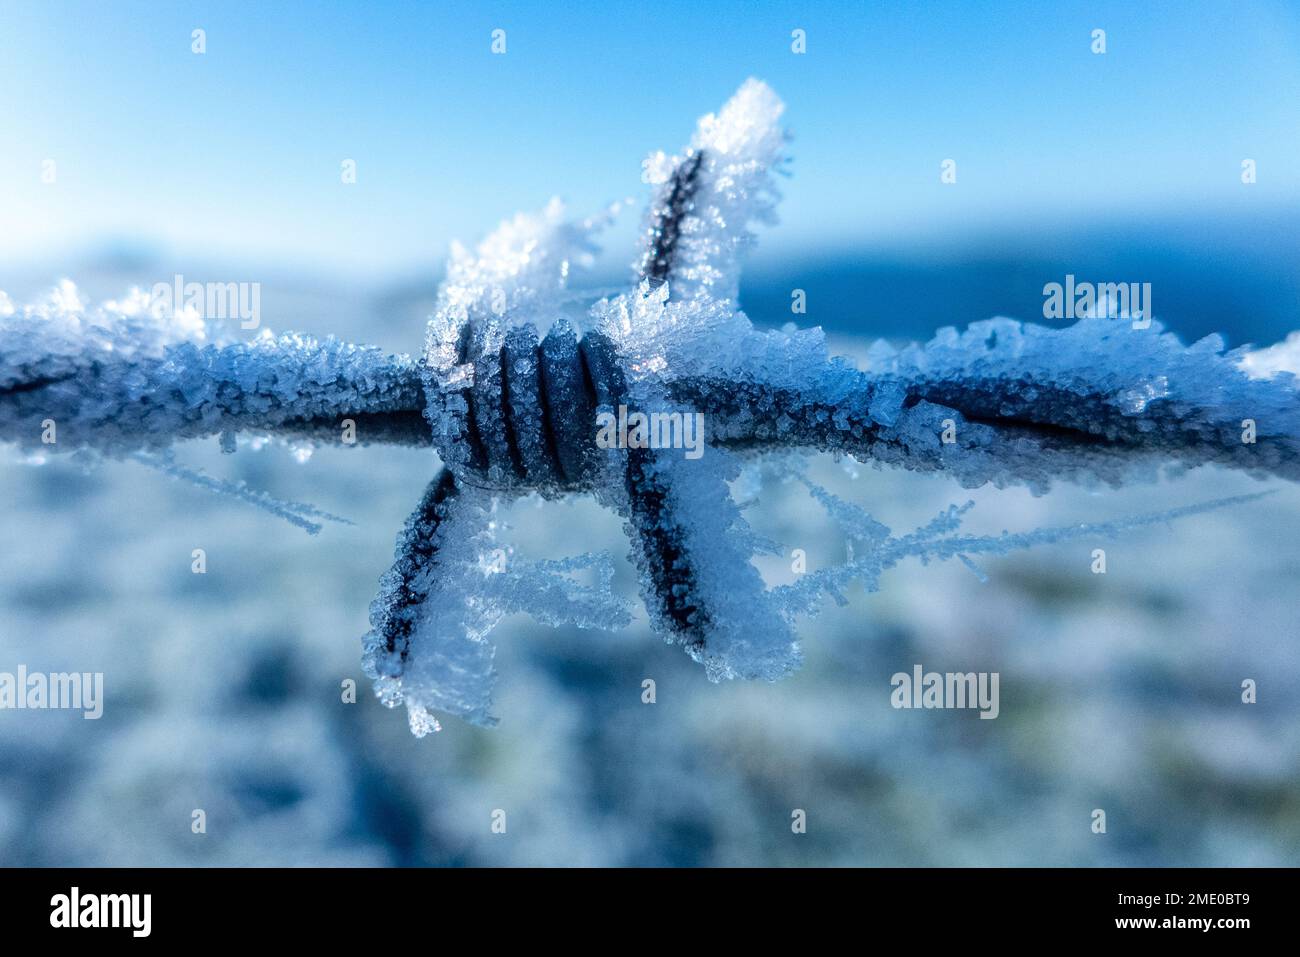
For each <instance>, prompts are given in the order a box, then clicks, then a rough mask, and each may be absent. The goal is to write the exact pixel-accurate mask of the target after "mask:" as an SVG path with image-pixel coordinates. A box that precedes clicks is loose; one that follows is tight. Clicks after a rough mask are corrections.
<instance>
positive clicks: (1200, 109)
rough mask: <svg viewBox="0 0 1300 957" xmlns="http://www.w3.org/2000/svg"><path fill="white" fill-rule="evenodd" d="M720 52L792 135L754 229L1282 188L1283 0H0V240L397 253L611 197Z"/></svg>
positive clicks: (410, 257) (846, 228)
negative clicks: (49, 175)
mask: <svg viewBox="0 0 1300 957" xmlns="http://www.w3.org/2000/svg"><path fill="white" fill-rule="evenodd" d="M198 27H201V28H203V29H204V30H206V34H207V37H206V39H207V52H206V53H205V54H203V55H195V54H194V53H192V52H191V31H192V30H193V29H195V28H198ZM495 28H500V29H504V30H505V31H506V42H507V52H506V54H505V55H494V54H493V53H492V52H491V49H490V44H491V31H492V30H493V29H495ZM796 28H800V29H803V30H805V31H806V33H807V53H806V54H803V55H796V54H794V53H792V51H791V36H790V34H791V31H792V30H794V29H796ZM1094 28H1102V29H1104V30H1105V31H1106V43H1107V52H1106V53H1105V54H1104V55H1096V54H1094V53H1092V52H1091V50H1090V43H1091V38H1090V34H1091V31H1092V30H1093V29H1094ZM749 75H755V76H758V77H760V78H762V79H765V80H767V81H768V82H769V83H771V84H772V85H773V86H774V87H775V88H776V89H777V91H778V93H780V95H781V96H782V97H784V98H785V100H786V102H787V104H788V107H789V112H788V120H789V124H790V126H791V127H792V129H793V131H794V133H795V135H796V139H795V141H794V144H793V153H794V157H795V160H794V164H793V167H792V169H793V172H794V176H793V177H792V178H791V179H790V181H789V182H788V184H787V188H786V191H785V194H786V202H785V203H784V204H783V208H782V221H783V224H784V225H783V227H782V228H781V229H780V231H779V232H778V233H776V234H774V235H773V236H772V237H771V239H770V241H769V242H770V243H771V245H770V246H769V247H768V248H769V249H770V250H773V251H775V252H777V253H779V252H780V251H782V250H784V249H793V248H795V247H798V248H800V249H803V250H807V249H809V248H813V249H816V248H821V247H827V248H831V247H834V248H847V247H850V246H854V245H856V246H872V245H881V244H887V243H895V244H896V243H899V242H904V243H905V242H910V241H913V240H915V241H917V242H920V243H925V242H932V241H934V239H935V238H936V237H939V236H945V235H952V234H956V233H960V232H962V231H965V230H972V229H987V228H989V227H993V228H997V226H998V224H1000V223H1004V222H1007V223H1009V222H1012V221H1022V222H1023V221H1026V220H1032V219H1039V220H1042V219H1054V220H1056V221H1059V222H1062V223H1072V222H1083V221H1089V220H1097V219H1106V218H1115V217H1120V218H1124V217H1131V216H1137V217H1140V216H1143V215H1149V214H1152V213H1157V214H1164V213H1168V212H1171V211H1182V212H1186V211H1187V210H1189V209H1201V208H1207V209H1216V210H1221V211H1227V212H1231V211H1232V210H1233V209H1234V208H1237V207H1240V206H1242V205H1243V204H1251V203H1253V204H1284V203H1294V202H1297V201H1300V162H1298V158H1300V5H1297V4H1295V3H1282V2H1253V0H1234V2H1231V3H1229V2H1205V3H1198V2H1181V3H1168V4H1165V3H1153V2H1142V3H1133V2H1121V3H1080V4H1071V3H1055V2H1051V3H1046V2H1034V3H1015V2H1004V3H987V4H986V3H976V2H969V0H967V2H954V3H940V2H925V3H919V2H918V3H887V2H886V3H877V2H872V3H866V2H844V3H821V4H818V3H810V2H807V0H803V2H797V3H788V4H782V3H766V2H764V3H758V2H748V3H738V2H733V3H727V2H717V0H710V2H701V0H692V2H661V3H657V4H647V3H637V4H632V3H619V2H600V3H583V4H577V3H561V2H544V3H543V2H532V3H515V4H504V3H434V2H430V3H379V2H371V3H364V4H363V3H341V2H339V3H320V4H315V3H313V4H308V3H305V2H287V0H286V2H267V0H263V2H251V3H248V2H233V0H223V2H220V3H216V2H214V3H166V4H162V3H136V2H116V3H98V2H95V3H92V2H48V0H41V2H26V0H4V2H3V8H2V10H0V86H2V88H3V89H4V91H5V93H4V95H3V98H0V103H2V104H3V105H2V106H0V128H2V129H3V139H4V149H3V150H0V184H2V185H0V225H2V229H0V255H3V256H5V257H8V258H11V259H12V258H15V257H21V258H28V257H30V258H36V257H42V258H49V257H57V256H59V255H61V254H63V253H65V252H67V251H69V250H74V249H84V248H88V247H93V246H94V245H95V244H104V243H113V242H141V243H144V244H145V245H146V246H148V247H149V248H152V249H161V250H169V251H177V252H178V253H179V252H181V251H184V252H187V253H190V254H194V253H202V254H206V255H214V256H222V257H226V258H238V259H239V260H241V261H265V262H268V263H271V262H274V263H278V264H303V265H311V266H314V267H316V268H325V269H331V270H338V271H339V272H340V273H355V274H357V275H375V274H383V273H388V272H400V271H402V270H409V269H411V268H416V267H420V266H421V265H422V264H428V263H437V262H438V261H440V260H441V258H442V256H443V255H444V254H445V252H446V248H447V244H448V242H449V241H450V240H451V239H452V238H455V237H461V238H465V239H470V240H472V239H474V238H476V237H478V236H479V235H481V234H482V233H483V232H484V230H486V229H488V228H490V227H491V226H492V225H494V224H495V223H496V222H497V221H498V220H500V219H501V218H502V217H504V216H507V215H509V214H511V213H513V212H514V211H516V210H517V209H527V208H535V207H539V206H541V205H543V204H544V203H545V201H546V200H547V199H548V198H549V197H550V196H552V195H555V194H559V195H561V196H562V197H563V198H564V199H565V200H566V201H568V202H569V203H570V205H571V206H572V207H573V208H574V209H575V211H581V212H586V211H594V210H596V209H599V208H602V207H604V206H605V205H606V204H607V203H608V202H610V201H612V200H616V199H619V198H623V197H627V196H636V197H638V199H639V198H640V197H641V196H642V195H643V190H644V189H645V187H643V186H642V185H641V184H640V182H639V164H640V159H641V158H642V157H643V156H644V155H645V154H646V153H647V152H649V151H651V150H653V149H658V148H665V149H676V148H678V147H679V146H681V145H682V144H683V143H684V142H685V140H686V139H687V138H688V136H689V134H690V131H691V128H692V125H693V123H694V120H695V119H696V117H697V116H698V115H699V114H701V113H704V112H707V111H709V110H711V109H714V108H716V107H717V106H718V105H719V104H721V103H722V101H723V100H725V99H726V97H727V96H728V95H729V94H730V93H731V92H732V90H734V89H735V87H736V86H737V85H739V83H740V82H741V81H742V80H743V79H744V78H745V77H746V76H749ZM349 158H350V159H354V160H355V161H356V163H357V183H356V184H355V185H353V186H344V185H343V184H342V183H341V182H340V163H341V161H342V160H344V159H349ZM947 158H952V159H955V160H956V161H957V163H958V183H957V185H956V186H955V187H945V186H943V185H942V184H941V183H940V180H939V167H940V163H941V162H942V161H943V160H944V159H947ZM1243 158H1253V159H1255V160H1256V161H1257V164H1258V177H1259V182H1258V183H1257V184H1256V186H1255V188H1253V189H1250V190H1246V189H1243V187H1242V185H1241V183H1240V179H1239V176H1240V163H1241V160H1242V159H1243ZM47 159H53V160H54V161H55V164H56V167H55V169H56V177H57V178H56V182H55V183H54V184H45V183H42V181H41V174H42V169H43V165H42V164H43V162H44V161H45V160H47ZM630 218H631V219H632V220H635V218H636V214H635V213H633V214H632V215H631V217H630Z"/></svg>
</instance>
